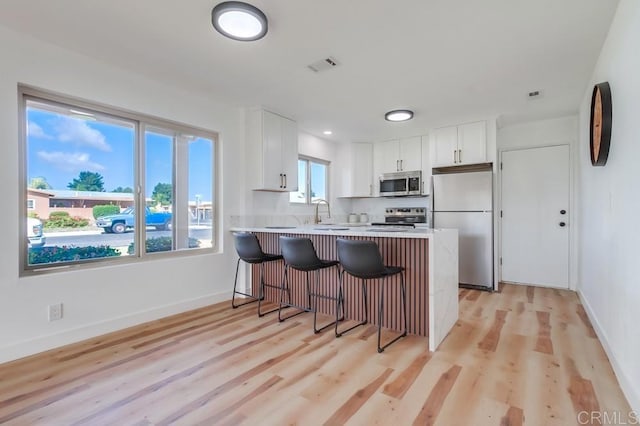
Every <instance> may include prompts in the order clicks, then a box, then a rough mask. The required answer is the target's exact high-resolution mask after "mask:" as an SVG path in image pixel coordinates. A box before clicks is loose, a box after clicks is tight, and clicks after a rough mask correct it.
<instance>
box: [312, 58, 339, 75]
mask: <svg viewBox="0 0 640 426" xmlns="http://www.w3.org/2000/svg"><path fill="white" fill-rule="evenodd" d="M337 65H338V61H336V60H335V58H332V57H331V56H329V57H328V58H325V59H321V60H319V61H316V62H314V63H312V64H310V65H307V67H309V69H310V70H311V71H313V72H320V71H326V70H330V69H331V68H334V67H336V66H337Z"/></svg>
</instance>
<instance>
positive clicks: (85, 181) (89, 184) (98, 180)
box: [67, 171, 104, 192]
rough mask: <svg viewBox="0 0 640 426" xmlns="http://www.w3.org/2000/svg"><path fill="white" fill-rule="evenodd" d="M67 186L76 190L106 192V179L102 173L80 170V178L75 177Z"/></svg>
mask: <svg viewBox="0 0 640 426" xmlns="http://www.w3.org/2000/svg"><path fill="white" fill-rule="evenodd" d="M67 188H69V189H75V190H76V191H93V192H104V181H103V177H102V175H101V174H100V173H96V172H89V171H84V172H80V174H79V175H78V178H77V179H75V178H74V179H73V181H72V182H70V183H69V184H68V185H67Z"/></svg>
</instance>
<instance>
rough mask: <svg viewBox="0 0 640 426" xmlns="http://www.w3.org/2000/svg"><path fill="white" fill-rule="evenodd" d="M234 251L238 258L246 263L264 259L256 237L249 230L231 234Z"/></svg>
mask: <svg viewBox="0 0 640 426" xmlns="http://www.w3.org/2000/svg"><path fill="white" fill-rule="evenodd" d="M233 237H234V239H235V245H236V251H237V252H238V256H239V257H240V259H242V260H244V261H245V262H247V263H259V262H262V261H263V260H264V252H263V251H262V248H261V247H260V242H259V241H258V237H256V236H255V235H254V234H252V233H250V232H239V233H236V234H233Z"/></svg>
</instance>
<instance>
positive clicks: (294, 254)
mask: <svg viewBox="0 0 640 426" xmlns="http://www.w3.org/2000/svg"><path fill="white" fill-rule="evenodd" d="M280 251H281V252H282V256H283V257H284V261H285V263H286V264H287V265H289V266H291V267H293V268H295V269H302V270H309V269H316V268H317V267H318V265H321V264H322V262H321V261H320V259H319V258H318V255H317V254H316V249H315V248H313V242H312V241H311V240H310V239H309V238H304V237H284V236H282V237H280Z"/></svg>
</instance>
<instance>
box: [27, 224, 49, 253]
mask: <svg viewBox="0 0 640 426" xmlns="http://www.w3.org/2000/svg"><path fill="white" fill-rule="evenodd" d="M27 240H28V241H29V246H31V247H42V246H44V244H45V238H44V236H43V235H42V222H41V221H40V219H36V218H35V217H28V218H27Z"/></svg>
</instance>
